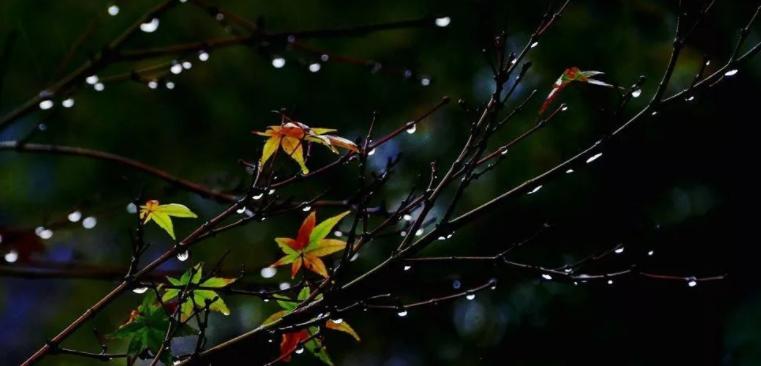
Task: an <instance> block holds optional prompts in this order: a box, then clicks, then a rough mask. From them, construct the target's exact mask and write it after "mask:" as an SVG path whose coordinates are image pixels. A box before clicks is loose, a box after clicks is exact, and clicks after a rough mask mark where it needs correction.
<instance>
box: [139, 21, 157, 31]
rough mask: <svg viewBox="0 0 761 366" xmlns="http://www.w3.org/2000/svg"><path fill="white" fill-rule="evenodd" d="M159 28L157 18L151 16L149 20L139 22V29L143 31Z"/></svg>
mask: <svg viewBox="0 0 761 366" xmlns="http://www.w3.org/2000/svg"><path fill="white" fill-rule="evenodd" d="M156 29H159V18H152V19H151V20H150V21H147V22H145V23H142V24H140V30H141V31H143V32H145V33H153V32H155V31H156Z"/></svg>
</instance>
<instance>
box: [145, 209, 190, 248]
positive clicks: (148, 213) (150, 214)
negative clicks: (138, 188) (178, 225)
mask: <svg viewBox="0 0 761 366" xmlns="http://www.w3.org/2000/svg"><path fill="white" fill-rule="evenodd" d="M171 217H192V218H196V217H198V216H197V215H196V214H195V213H193V211H190V209H189V208H187V207H186V206H185V205H181V204H179V203H168V204H165V205H161V204H159V201H156V200H149V201H147V202H145V205H141V206H140V219H141V220H143V224H147V223H148V221H153V222H155V223H156V225H158V226H159V227H161V228H162V229H164V230H165V231H166V232H167V233H169V236H171V237H172V239H176V238H175V237H174V226H173V225H172V219H171Z"/></svg>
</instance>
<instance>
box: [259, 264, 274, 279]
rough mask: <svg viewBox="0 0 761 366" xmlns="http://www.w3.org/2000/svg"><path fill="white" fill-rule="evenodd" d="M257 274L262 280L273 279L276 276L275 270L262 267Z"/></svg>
mask: <svg viewBox="0 0 761 366" xmlns="http://www.w3.org/2000/svg"><path fill="white" fill-rule="evenodd" d="M259 274H260V275H262V278H272V277H275V274H277V268H275V267H264V268H262V270H261V271H259Z"/></svg>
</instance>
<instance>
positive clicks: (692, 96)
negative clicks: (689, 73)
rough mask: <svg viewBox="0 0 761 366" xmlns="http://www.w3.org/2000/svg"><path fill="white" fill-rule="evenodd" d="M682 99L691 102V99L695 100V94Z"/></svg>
mask: <svg viewBox="0 0 761 366" xmlns="http://www.w3.org/2000/svg"><path fill="white" fill-rule="evenodd" d="M684 100H685V101H686V102H692V101H693V100H695V96H694V95H690V96H689V97H687V98H684Z"/></svg>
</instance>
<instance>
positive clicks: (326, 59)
mask: <svg viewBox="0 0 761 366" xmlns="http://www.w3.org/2000/svg"><path fill="white" fill-rule="evenodd" d="M328 60H330V55H328V54H327V53H323V54H322V55H320V61H322V62H328Z"/></svg>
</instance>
